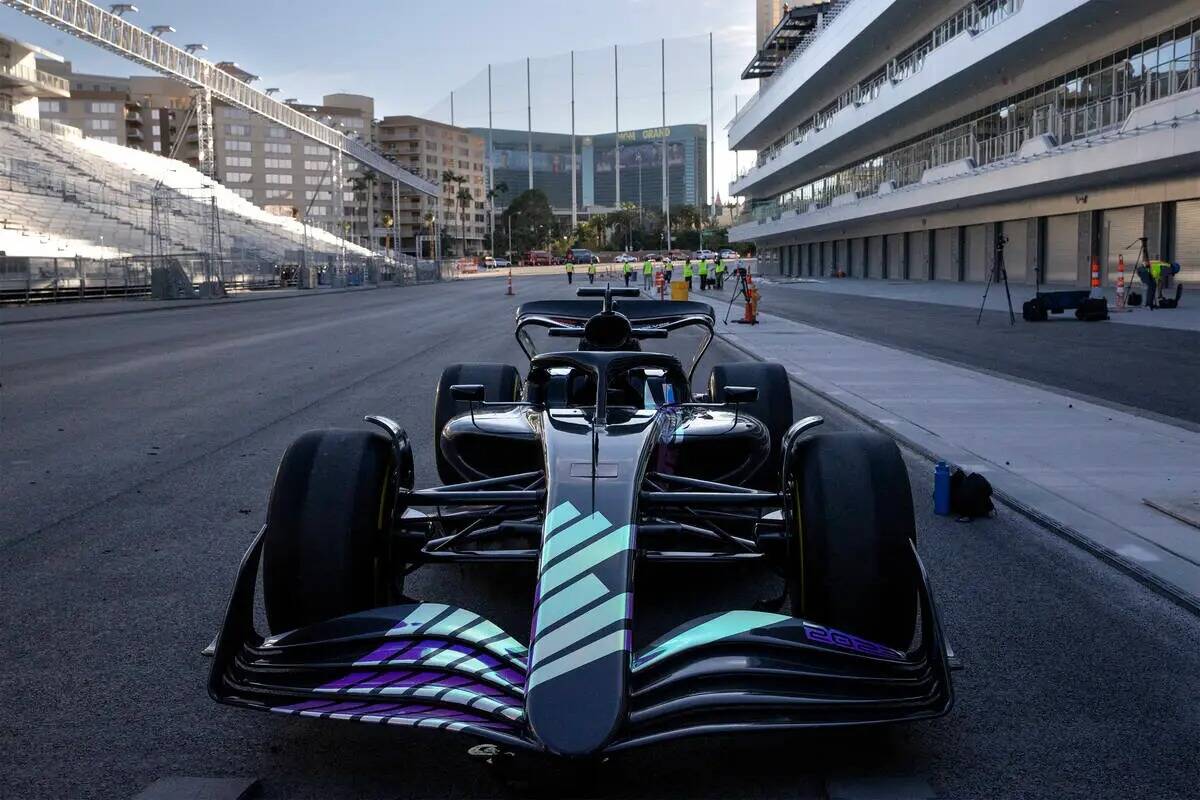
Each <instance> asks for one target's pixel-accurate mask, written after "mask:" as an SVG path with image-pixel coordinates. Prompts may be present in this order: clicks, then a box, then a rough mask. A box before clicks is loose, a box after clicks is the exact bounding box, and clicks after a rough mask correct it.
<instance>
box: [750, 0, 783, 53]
mask: <svg viewBox="0 0 1200 800" xmlns="http://www.w3.org/2000/svg"><path fill="white" fill-rule="evenodd" d="M755 3H756V4H757V8H756V11H757V15H756V21H757V24H756V25H755V26H754V30H755V34H756V35H755V37H754V41H755V42H757V43H758V45H759V46H760V47H761V46H762V43H763V42H765V41H766V39H767V34H769V33H770V32H771V31H773V30H774V29H775V26H776V25H778V24H779V20H780V19H782V18H783V0H755Z"/></svg>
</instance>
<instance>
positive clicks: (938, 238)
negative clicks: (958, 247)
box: [933, 228, 958, 281]
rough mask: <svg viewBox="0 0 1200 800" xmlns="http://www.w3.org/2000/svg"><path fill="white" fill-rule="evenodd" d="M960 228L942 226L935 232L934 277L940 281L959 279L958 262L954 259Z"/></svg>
mask: <svg viewBox="0 0 1200 800" xmlns="http://www.w3.org/2000/svg"><path fill="white" fill-rule="evenodd" d="M957 236H958V228H942V229H940V230H938V231H937V232H935V233H934V244H933V277H934V278H935V279H936V280H939V281H956V280H958V264H956V263H955V260H954V245H955V241H954V240H955V238H956V237H957Z"/></svg>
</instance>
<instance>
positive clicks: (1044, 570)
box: [0, 278, 1200, 800]
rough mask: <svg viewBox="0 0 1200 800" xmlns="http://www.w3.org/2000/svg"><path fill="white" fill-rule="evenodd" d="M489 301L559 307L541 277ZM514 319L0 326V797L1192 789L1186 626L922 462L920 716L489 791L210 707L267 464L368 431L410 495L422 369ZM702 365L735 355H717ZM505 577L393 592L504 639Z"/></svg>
mask: <svg viewBox="0 0 1200 800" xmlns="http://www.w3.org/2000/svg"><path fill="white" fill-rule="evenodd" d="M517 289H518V292H519V295H520V296H519V297H518V298H517V299H518V300H524V299H536V298H542V297H562V296H566V285H565V282H564V281H562V280H561V279H560V278H542V279H528V280H524V281H521V282H519V283H518V286H517ZM829 299H833V298H829ZM513 305H514V302H513V299H511V298H506V297H504V296H503V285H502V282H500V281H493V280H476V281H470V282H461V283H456V284H451V285H445V286H427V287H415V288H408V289H388V290H380V291H378V292H371V293H359V294H343V295H334V296H326V297H313V298H302V299H296V300H288V301H277V302H270V303H247V304H241V305H234V306H226V307H209V308H199V309H193V310H184V311H171V312H163V313H150V314H138V315H130V316H114V317H106V318H97V319H85V320H77V321H63V322H51V323H37V324H28V325H19V326H11V327H7V328H0V369H2V373H0V380H2V381H3V389H2V390H0V391H2V392H3V394H2V396H0V399H2V405H0V575H2V576H3V578H2V579H0V608H2V609H3V611H4V623H3V626H2V628H0V664H2V668H0V697H3V698H4V713H3V714H2V715H0V753H3V759H4V762H5V763H4V769H3V771H2V772H0V797H4V798H48V797H54V798H59V797H68V798H93V797H95V798H120V797H131V796H133V795H135V794H137V793H138V792H139V791H141V790H142V789H144V788H145V787H146V786H148V785H150V784H152V783H153V782H154V781H156V780H158V779H161V778H166V777H172V776H194V777H221V776H225V777H228V776H250V777H256V778H259V779H261V781H262V793H261V796H262V797H266V798H289V800H298V799H299V798H314V799H315V798H323V799H324V798H414V797H419V798H426V797H428V798H433V797H438V798H441V797H456V798H459V797H462V798H465V797H503V796H513V795H514V794H521V793H523V792H526V791H529V792H533V791H538V792H542V793H544V794H545V795H546V796H554V797H561V796H588V797H655V798H657V797H712V798H715V797H731V796H752V797H764V798H765V797H787V798H820V797H825V796H827V786H828V785H829V784H827V781H829V780H833V781H838V780H842V779H845V778H872V779H874V778H878V779H880V780H883V781H885V784H884V786H887V785H891V784H887V783H886V782H887V781H891V780H893V779H896V778H915V779H916V780H917V781H918V783H919V784H921V785H927V786H928V787H929V789H930V791H929V793H928V794H929V796H937V797H943V798H992V797H1020V798H1056V799H1057V798H1065V797H1079V798H1098V797H1120V798H1156V799H1161V798H1183V797H1195V790H1196V786H1197V785H1200V761H1198V759H1197V750H1196V742H1197V739H1196V731H1197V730H1198V729H1200V708H1198V705H1197V703H1196V696H1197V690H1198V689H1200V621H1198V620H1197V619H1196V618H1195V617H1192V616H1189V615H1187V614H1186V613H1185V612H1183V611H1181V610H1179V609H1178V608H1177V607H1175V606H1173V605H1171V604H1170V603H1168V602H1166V601H1165V600H1163V599H1161V598H1159V597H1158V596H1156V595H1154V594H1152V593H1150V592H1149V591H1147V590H1146V589H1144V588H1143V587H1141V586H1140V585H1138V584H1137V583H1135V582H1133V581H1132V580H1131V579H1129V578H1128V577H1126V576H1124V575H1122V574H1120V573H1117V572H1115V571H1113V570H1112V569H1110V568H1109V567H1107V566H1105V565H1104V564H1102V563H1100V562H1098V561H1096V560H1095V559H1093V558H1092V557H1090V556H1088V555H1086V554H1085V553H1082V552H1080V551H1078V550H1077V549H1075V548H1074V547H1073V546H1071V545H1069V544H1067V543H1065V542H1063V541H1062V540H1060V539H1058V538H1056V537H1055V536H1054V535H1052V534H1050V533H1048V532H1046V531H1044V530H1042V529H1040V528H1038V527H1036V526H1034V525H1032V524H1030V523H1028V522H1027V521H1025V520H1024V519H1023V518H1020V517H1018V516H1016V515H1015V514H1013V513H1012V512H1009V511H1007V510H1003V509H1002V510H1001V511H1000V513H999V516H998V517H997V518H995V519H993V520H988V521H982V522H977V523H975V524H972V525H960V524H957V523H955V522H953V521H948V520H944V519H941V518H937V517H933V516H932V514H931V505H932V504H931V502H930V500H929V497H930V492H931V487H930V476H931V473H932V469H931V467H930V465H929V464H928V463H927V462H925V461H923V460H921V459H919V458H916V457H913V456H909V457H908V465H909V470H910V473H911V476H912V480H913V487H914V494H915V499H916V506H917V509H918V515H919V517H918V529H919V531H920V533H919V537H920V539H919V544H920V547H921V550H922V552H923V554H924V557H925V560H926V564H927V566H928V568H929V571H930V573H931V575H932V580H933V583H934V587H935V591H936V593H937V596H938V599H939V601H940V605H941V609H942V615H943V619H944V623H945V627H946V631H947V633H948V636H949V639H950V641H951V643H952V644H953V646H954V648H955V649H956V650H957V651H958V653H959V654H960V655H961V656H962V658H963V659H964V661H965V662H966V669H965V671H963V672H959V673H956V689H957V703H956V705H955V708H954V710H953V711H952V712H951V713H950V714H949V715H948V716H947V717H945V718H943V719H940V720H937V721H934V722H929V723H922V724H919V725H913V726H908V727H896V728H889V729H879V730H869V731H845V732H838V733H814V734H811V735H801V736H784V737H769V738H768V737H748V738H740V739H701V740H691V741H684V742H678V743H674V744H671V745H667V746H662V747H658V748H654V749H651V750H645V751H641V752H637V753H634V754H631V755H629V756H627V757H624V758H622V759H619V760H616V761H614V762H611V763H609V764H606V765H604V767H603V769H601V770H600V771H599V772H598V773H596V774H593V775H591V776H589V777H588V778H587V779H586V780H584V781H580V780H579V779H578V778H571V777H569V776H562V777H560V776H557V775H547V776H546V777H544V778H543V779H542V781H539V782H537V783H535V784H533V785H527V786H525V787H524V788H521V787H518V788H517V789H514V788H513V787H512V786H511V785H507V784H505V783H502V782H501V781H499V780H498V779H497V777H496V776H495V775H494V774H493V773H492V772H491V771H490V770H488V769H487V768H485V767H483V766H481V765H480V764H478V763H477V762H476V761H475V760H473V759H471V758H470V757H469V756H468V755H467V754H466V750H467V747H468V746H469V745H470V744H471V742H470V741H468V740H465V739H462V738H458V737H457V736H455V735H451V734H439V733H429V732H424V731H406V730H398V729H395V728H385V727H376V726H369V725H354V724H349V723H340V722H327V721H312V720H298V719H285V718H280V717H276V716H274V715H268V714H259V713H254V712H250V711H242V710H237V709H232V708H228V707H223V706H218V705H216V704H214V703H212V702H211V701H210V700H209V699H208V697H207V695H206V693H205V688H204V684H205V679H206V675H207V671H208V668H209V661H208V659H206V658H204V657H202V656H201V652H200V651H201V649H202V648H203V647H204V646H205V645H206V644H207V643H208V642H209V640H210V639H211V638H212V637H213V634H214V632H215V631H216V629H217V626H218V624H219V621H220V619H221V616H222V614H223V611H224V606H225V602H226V599H227V596H228V592H229V590H230V588H231V582H232V579H233V576H234V572H235V570H236V567H237V564H238V560H239V558H240V556H241V555H242V552H243V551H244V549H245V547H246V546H247V545H248V543H249V542H250V539H251V537H252V536H253V535H254V533H255V532H256V530H257V529H258V527H259V525H260V524H261V522H262V519H263V515H264V509H265V505H266V500H267V493H268V489H269V487H270V483H271V479H272V476H273V473H274V469H275V466H276V463H277V460H278V458H279V456H280V454H281V453H282V452H283V450H284V448H285V446H286V445H287V444H288V443H289V442H290V441H291V440H292V439H293V438H294V437H295V436H296V435H297V434H299V433H300V432H302V431H304V430H307V429H310V428H314V427H320V426H358V425H360V424H361V422H360V419H361V417H362V415H363V414H366V413H372V412H375V413H384V414H388V415H391V416H393V417H395V418H397V419H399V420H400V421H402V423H403V424H404V425H405V426H406V427H407V428H408V430H409V432H410V434H411V435H412V437H413V440H414V441H415V442H416V443H417V447H416V450H417V469H418V476H419V478H418V480H419V482H421V483H423V484H430V483H433V482H434V468H433V456H432V449H431V446H432V439H433V432H432V430H431V427H432V426H431V417H432V393H433V387H434V385H435V382H436V380H437V378H438V375H439V373H440V370H441V368H442V367H443V366H444V365H445V364H447V363H450V362H454V361H489V360H490V361H507V362H510V363H514V364H520V363H521V359H520V353H519V351H518V350H517V347H516V345H515V343H514V340H513V337H512V309H513ZM717 360H743V357H742V356H740V355H739V354H737V353H736V352H735V351H732V350H731V349H729V348H727V347H724V346H718V347H715V348H714V352H713V355H712V357H710V358H709V359H708V362H709V363H712V362H715V361H717ZM701 374H702V375H707V365H705V366H704V367H702V370H701ZM794 397H795V402H796V407H797V412H798V413H805V414H807V413H813V412H815V413H821V414H824V415H825V416H826V418H827V419H828V421H829V423H828V424H829V426H830V427H831V428H836V429H846V428H854V427H857V423H855V422H854V421H852V420H849V419H847V418H846V417H845V416H843V415H841V414H839V413H837V412H836V411H834V410H832V409H830V408H828V407H826V406H824V405H823V404H822V403H820V402H818V401H817V400H815V399H814V398H813V397H811V396H808V395H806V394H805V393H803V392H801V391H800V390H799V389H796V391H795V392H794ZM727 583H730V581H726V580H724V579H723V577H722V573H720V572H714V571H708V572H703V573H700V574H698V575H697V576H696V577H695V579H693V580H685V581H673V582H672V583H671V584H670V586H671V588H670V589H669V590H659V591H657V592H647V593H646V595H645V596H644V598H643V599H642V600H641V602H642V605H641V606H640V608H639V610H640V611H642V612H644V613H647V614H648V615H653V614H654V613H656V612H657V611H658V610H660V609H662V608H666V607H672V608H676V609H680V608H682V609H687V608H690V607H691V606H693V605H694V606H696V607H697V608H699V607H702V606H705V605H708V604H711V603H712V602H713V600H714V598H716V597H719V596H721V595H722V594H724V593H725V592H726V584H727ZM664 585H665V584H664ZM523 586H526V584H524V583H522V580H521V579H513V580H509V579H507V578H496V577H495V576H491V577H489V576H488V575H486V574H483V575H481V574H480V573H479V571H478V570H468V569H459V568H450V567H447V568H441V569H439V570H436V571H435V570H426V571H422V572H420V573H417V575H416V576H415V577H414V578H413V579H411V582H410V583H409V587H411V589H412V590H413V593H414V594H416V595H418V596H423V597H424V598H425V599H445V598H450V599H453V600H455V601H456V602H459V603H460V604H462V605H463V606H465V607H467V608H471V609H472V610H475V611H478V612H480V613H482V614H484V615H486V616H488V617H491V618H492V619H495V620H496V621H497V622H498V623H500V624H502V625H504V626H506V627H509V628H510V630H512V631H514V632H516V633H517V635H518V636H520V635H521V634H520V631H521V630H522V629H523V627H522V626H523V625H527V617H526V618H525V621H524V622H523V621H522V620H523V616H522V615H527V614H528V608H529V602H530V599H529V596H528V594H526V591H525V589H520V590H518V588H517V587H523ZM639 597H642V596H641V595H639ZM882 791H883V792H884V794H883V796H887V794H886V792H887V790H886V788H885V789H883V790H882ZM864 796H865V795H864ZM872 796H877V795H872ZM909 796H911V795H909Z"/></svg>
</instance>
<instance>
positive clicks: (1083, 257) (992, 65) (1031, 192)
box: [729, 0, 1200, 286]
mask: <svg viewBox="0 0 1200 800" xmlns="http://www.w3.org/2000/svg"><path fill="white" fill-rule="evenodd" d="M1128 10H1129V7H1128V6H1127V5H1126V4H1114V3H1111V2H1104V0H1055V2H1035V1H1034V0H974V2H964V0H837V1H836V2H833V3H829V4H828V7H827V8H826V9H825V10H824V11H823V13H822V14H821V17H820V19H819V20H818V21H817V23H816V25H815V27H814V28H813V29H811V30H810V31H809V32H808V33H806V34H805V35H803V36H791V37H790V40H789V41H786V42H780V41H776V42H772V41H767V42H764V48H771V47H777V48H780V49H782V50H784V51H785V53H784V54H783V56H782V57H781V58H780V59H778V64H777V65H776V66H775V67H773V68H768V69H767V70H766V74H762V75H758V76H756V77H759V78H761V79H762V85H761V87H760V89H759V91H758V93H757V94H756V95H755V97H754V98H753V99H752V101H751V102H750V103H749V104H747V105H746V106H744V107H743V108H742V110H741V112H740V113H739V114H738V116H737V117H736V118H735V120H734V121H733V122H732V123H731V125H730V128H729V142H730V147H731V149H733V148H736V149H738V150H756V151H757V152H758V157H757V160H756V161H755V163H753V164H752V165H751V166H750V168H749V169H748V170H747V171H746V172H745V173H744V174H742V175H740V176H739V177H738V178H737V179H736V180H735V181H734V182H733V183H732V185H731V187H730V189H731V192H732V193H734V194H736V195H740V196H741V197H743V198H745V201H746V209H747V212H746V214H745V215H744V216H743V217H742V218H741V219H740V220H739V224H738V225H736V226H735V227H734V228H733V229H732V230H731V231H730V236H731V239H733V240H734V241H740V242H754V243H756V244H757V245H758V246H759V248H760V252H761V254H762V256H763V260H764V264H765V268H766V269H768V270H774V271H777V272H781V273H783V274H787V275H832V274H841V273H845V274H846V275H848V276H851V277H855V278H857V277H870V278H887V279H891V280H948V281H964V280H966V281H984V280H986V278H987V276H988V275H989V274H990V273H991V268H992V267H993V266H995V265H996V263H997V260H998V258H1000V257H1001V256H1000V254H1001V253H1003V256H1002V257H1003V259H1004V264H1005V266H1006V267H1007V272H1008V277H1009V279H1010V281H1013V282H1027V283H1030V284H1034V283H1040V284H1056V285H1066V286H1086V285H1088V283H1089V280H1090V265H1091V263H1092V261H1093V259H1096V260H1098V261H1099V262H1100V265H1101V270H1102V273H1103V279H1104V280H1105V281H1106V282H1110V283H1111V282H1112V281H1114V280H1115V279H1116V275H1117V265H1118V263H1119V261H1120V260H1122V259H1123V260H1124V261H1125V263H1126V264H1128V265H1132V263H1133V262H1134V261H1135V260H1136V259H1137V258H1138V256H1139V253H1140V252H1141V244H1140V241H1141V240H1142V239H1143V238H1144V239H1145V241H1146V250H1147V255H1149V256H1150V257H1151V258H1160V257H1161V258H1166V259H1169V260H1174V261H1178V262H1180V264H1181V265H1182V266H1183V269H1184V272H1183V275H1182V276H1181V277H1182V278H1183V279H1184V280H1196V279H1198V278H1200V11H1198V9H1197V6H1196V4H1195V3H1194V2H1181V1H1180V0H1142V2H1139V3H1138V4H1137V8H1136V13H1127V11H1128ZM789 13H803V9H795V10H792V11H789ZM786 28H787V25H784V24H782V23H781V25H779V26H777V28H776V30H778V31H782V30H784V29H786ZM769 38H770V37H769ZM760 52H761V51H760Z"/></svg>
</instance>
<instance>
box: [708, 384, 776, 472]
mask: <svg viewBox="0 0 1200 800" xmlns="http://www.w3.org/2000/svg"><path fill="white" fill-rule="evenodd" d="M726 386H753V387H755V388H756V389H758V399H757V400H755V401H754V402H753V403H745V404H743V405H742V406H741V407H740V408H741V410H742V411H744V412H745V413H747V414H749V415H750V416H752V417H754V418H755V419H757V420H758V421H759V422H761V423H763V424H764V425H766V426H767V431H768V432H769V433H770V434H771V454H770V456H769V457H768V458H767V460H766V461H764V462H763V465H762V468H761V469H759V471H758V472H756V473H755V474H754V475H753V476H751V478H750V481H749V484H750V486H752V487H753V488H756V489H763V490H765V491H778V489H779V465H780V464H781V463H782V462H781V459H782V454H781V450H782V444H781V443H782V441H783V435H784V434H785V433H787V430H788V428H790V427H792V384H791V381H789V380H788V375H787V370H785V369H784V368H783V365H781V364H766V363H761V362H757V361H751V362H746V363H738V364H718V365H717V366H715V367H713V369H712V373H711V374H710V375H709V378H708V396H709V397H710V398H711V399H712V401H713V402H714V403H724V402H725V387H726Z"/></svg>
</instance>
